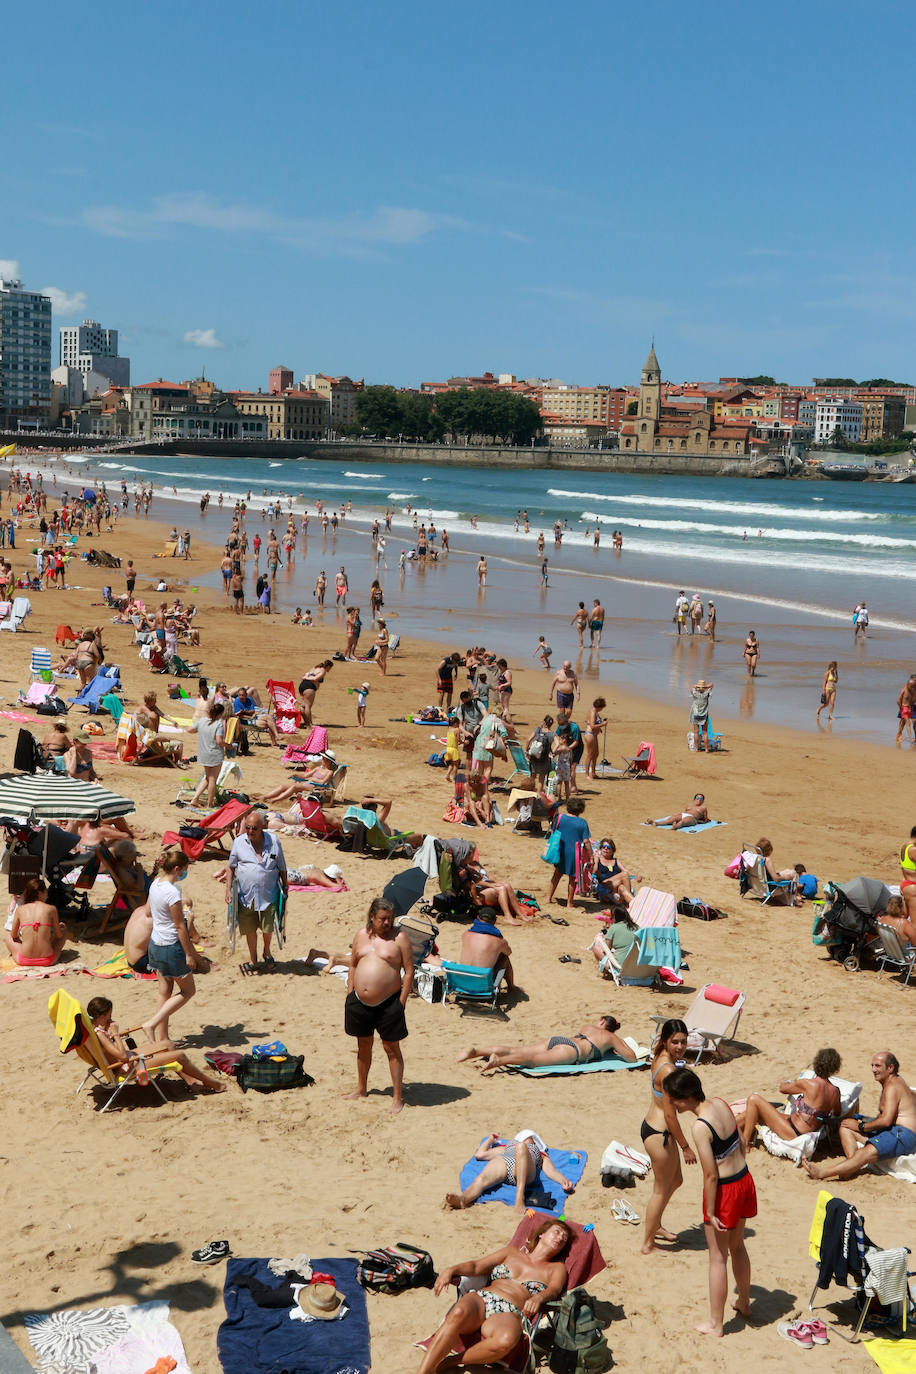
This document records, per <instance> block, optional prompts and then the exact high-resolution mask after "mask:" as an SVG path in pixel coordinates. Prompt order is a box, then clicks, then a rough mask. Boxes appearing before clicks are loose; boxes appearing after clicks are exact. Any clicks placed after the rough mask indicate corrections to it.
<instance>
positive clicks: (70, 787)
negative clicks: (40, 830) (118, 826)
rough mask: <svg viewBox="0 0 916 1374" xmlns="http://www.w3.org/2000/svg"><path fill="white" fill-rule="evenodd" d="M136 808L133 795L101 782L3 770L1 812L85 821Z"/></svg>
mask: <svg viewBox="0 0 916 1374" xmlns="http://www.w3.org/2000/svg"><path fill="white" fill-rule="evenodd" d="M135 810H136V807H135V806H134V804H133V802H132V801H131V800H130V798H129V797H120V796H118V794H117V792H109V791H108V789H107V788H106V787H100V786H99V784H98V783H97V782H81V781H80V780H79V779H78V778H67V777H63V776H62V775H56V774H53V773H35V774H29V773H0V816H15V817H16V818H17V819H23V820H24V819H25V818H26V817H28V816H34V817H35V818H36V819H37V820H40V821H56V820H63V821H85V820H90V819H91V818H92V817H93V816H94V815H95V814H96V813H97V812H98V813H99V815H101V817H102V819H103V820H111V818H112V817H113V816H126V815H128V814H129V813H130V812H131V811H135Z"/></svg>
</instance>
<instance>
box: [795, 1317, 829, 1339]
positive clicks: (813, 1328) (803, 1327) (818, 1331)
mask: <svg viewBox="0 0 916 1374" xmlns="http://www.w3.org/2000/svg"><path fill="white" fill-rule="evenodd" d="M795 1329H796V1331H807V1333H808V1335H809V1336H810V1337H811V1339H812V1340H813V1341H814V1344H815V1345H829V1344H830V1342H829V1341H828V1339H827V1328H826V1326H825V1325H824V1323H823V1322H821V1321H811V1322H796V1324H795Z"/></svg>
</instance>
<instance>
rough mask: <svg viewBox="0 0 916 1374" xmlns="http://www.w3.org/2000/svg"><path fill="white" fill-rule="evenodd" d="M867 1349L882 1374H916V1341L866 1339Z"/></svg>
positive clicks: (881, 1338) (883, 1338)
mask: <svg viewBox="0 0 916 1374" xmlns="http://www.w3.org/2000/svg"><path fill="white" fill-rule="evenodd" d="M865 1349H866V1350H867V1351H868V1353H869V1355H871V1357H872V1359H873V1360H874V1362H875V1364H876V1365H877V1366H878V1368H879V1369H880V1370H881V1374H916V1341H913V1340H908V1341H889V1340H887V1339H885V1337H883V1336H882V1337H880V1338H879V1339H877V1340H869V1339H868V1338H867V1337H866V1338H865Z"/></svg>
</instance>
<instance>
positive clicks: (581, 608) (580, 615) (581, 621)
mask: <svg viewBox="0 0 916 1374" xmlns="http://www.w3.org/2000/svg"><path fill="white" fill-rule="evenodd" d="M569 623H570V625H575V627H576V634H577V635H578V636H579V648H580V649H584V648H585V645H584V644H583V642H582V638H583V635H584V634H585V627H586V625H587V624H588V611H587V610H586V609H585V602H584V601H580V602H579V605H578V608H577V610H576V613H575V615H574V616H573V618H572V620H571V621H570V622H569Z"/></svg>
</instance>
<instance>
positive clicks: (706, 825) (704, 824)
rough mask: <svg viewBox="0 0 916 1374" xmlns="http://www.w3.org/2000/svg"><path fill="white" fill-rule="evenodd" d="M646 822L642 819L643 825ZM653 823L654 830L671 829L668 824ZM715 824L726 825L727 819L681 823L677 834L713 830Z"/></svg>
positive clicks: (693, 833) (691, 833) (692, 833)
mask: <svg viewBox="0 0 916 1374" xmlns="http://www.w3.org/2000/svg"><path fill="white" fill-rule="evenodd" d="M646 824H647V822H646V821H643V825H646ZM653 824H654V825H655V828H656V830H671V829H672V828H673V827H672V826H670V825H659V823H658V821H655V822H653ZM717 825H728V821H701V822H700V823H699V824H698V825H681V826H678V831H677V833H678V834H679V835H695V834H696V833H697V831H698V830H713V829H714V828H715V827H716V826H717Z"/></svg>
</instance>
